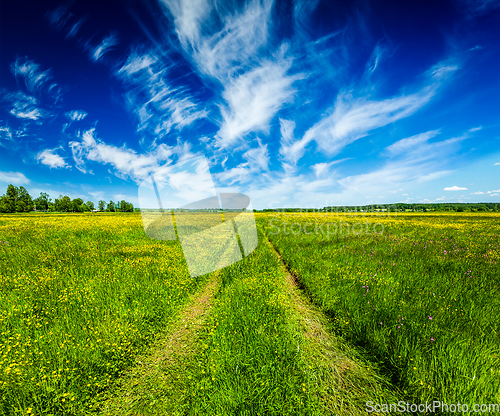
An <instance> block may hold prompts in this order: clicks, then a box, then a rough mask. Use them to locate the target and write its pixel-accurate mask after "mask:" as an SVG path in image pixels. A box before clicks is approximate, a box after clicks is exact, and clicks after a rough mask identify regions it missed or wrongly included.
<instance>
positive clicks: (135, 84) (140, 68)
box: [116, 50, 208, 139]
mask: <svg viewBox="0 0 500 416" xmlns="http://www.w3.org/2000/svg"><path fill="white" fill-rule="evenodd" d="M171 69H172V65H171V63H169V60H168V59H167V58H165V57H163V56H161V55H159V54H156V53H154V52H153V51H146V52H141V51H138V50H134V51H132V52H131V53H130V54H129V56H128V57H127V59H126V61H125V63H124V64H123V65H122V66H121V68H120V69H118V71H117V72H116V76H117V77H118V78H120V79H121V80H122V81H123V83H124V84H125V87H126V88H127V89H128V91H127V93H126V94H125V100H126V103H127V107H128V108H129V110H130V111H131V112H132V113H133V114H134V115H135V116H136V117H137V119H138V122H139V124H138V128H137V130H138V131H148V132H150V133H151V134H152V135H154V137H155V139H162V137H163V136H165V135H166V134H168V133H169V132H170V131H171V130H172V129H176V130H179V131H180V130H182V129H183V128H185V127H187V126H190V125H192V124H193V123H195V122H196V121H197V120H199V119H203V118H206V117H207V115H208V111H207V110H205V109H204V108H200V107H201V104H200V103H199V102H198V100H196V99H195V98H194V97H193V96H192V95H191V94H190V93H189V91H188V89H187V88H185V87H182V86H179V87H174V86H173V81H172V80H171V79H170V78H171V76H170V71H171Z"/></svg>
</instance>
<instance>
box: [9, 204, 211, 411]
mask: <svg viewBox="0 0 500 416" xmlns="http://www.w3.org/2000/svg"><path fill="white" fill-rule="evenodd" d="M0 220H1V224H0V241H2V242H7V243H6V244H2V245H0V288H1V293H2V296H1V297H0V393H1V395H0V396H1V398H0V414H6V415H16V414H27V412H28V410H29V409H30V412H31V413H32V414H37V415H45V414H47V415H49V414H64V415H73V414H75V415H76V414H79V415H80V414H87V413H90V412H91V411H93V409H97V408H98V407H99V405H100V396H101V395H102V393H103V392H104V391H105V390H106V389H107V388H108V387H109V386H110V385H111V384H112V383H113V380H114V379H115V378H117V377H118V376H119V375H120V374H121V373H122V371H123V370H124V369H125V368H127V367H129V366H130V365H132V364H133V362H134V358H135V356H136V355H137V353H138V352H140V351H142V350H143V349H144V348H145V347H147V346H148V345H150V344H151V342H152V341H153V340H154V338H155V337H156V334H157V333H158V332H161V331H165V330H166V329H167V328H168V326H169V322H170V321H171V320H172V318H173V317H174V316H175V313H176V312H177V311H178V310H179V308H180V307H181V306H182V305H183V304H184V302H185V301H186V299H187V296H188V294H190V293H192V292H194V291H195V290H196V289H197V288H198V287H199V286H200V284H201V283H203V282H204V281H205V277H202V278H199V279H192V278H190V277H189V274H188V272H187V269H186V267H185V265H184V260H183V255H182V251H181V247H180V244H178V243H177V242H170V241H162V242H158V241H154V240H150V239H148V238H147V237H145V236H144V233H143V230H142V225H141V222H140V216H139V215H135V214H129V215H127V214H106V215H103V216H93V215H50V216H44V215H38V216H34V215H2V216H1V217H0Z"/></svg>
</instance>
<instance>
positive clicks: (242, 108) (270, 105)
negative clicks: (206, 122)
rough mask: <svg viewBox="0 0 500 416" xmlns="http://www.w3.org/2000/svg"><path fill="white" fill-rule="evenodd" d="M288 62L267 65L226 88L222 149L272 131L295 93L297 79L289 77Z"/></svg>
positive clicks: (224, 93)
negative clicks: (274, 120)
mask: <svg viewBox="0 0 500 416" xmlns="http://www.w3.org/2000/svg"><path fill="white" fill-rule="evenodd" d="M289 66H290V63H289V62H286V61H282V62H266V63H263V64H262V65H261V66H259V67H257V68H255V69H252V70H251V71H248V72H246V73H245V74H243V75H241V76H239V77H237V78H236V79H234V80H233V81H230V82H229V84H228V85H226V89H225V90H224V92H223V94H222V97H223V98H224V100H225V101H226V103H227V105H225V106H221V115H222V126H221V128H220V130H219V132H218V134H217V136H218V139H217V143H218V145H219V146H220V147H221V148H227V147H231V146H233V145H234V144H235V143H237V142H238V140H240V139H242V138H243V137H244V136H245V135H246V134H248V133H249V132H253V131H262V132H268V131H269V123H270V121H271V120H272V118H273V117H274V115H275V114H276V113H277V112H278V111H279V110H280V108H281V107H282V106H283V104H285V103H287V102H289V101H290V100H291V99H292V97H293V94H294V89H293V88H292V84H293V82H294V81H295V80H296V79H297V77H292V76H287V75H286V72H287V70H288V68H289Z"/></svg>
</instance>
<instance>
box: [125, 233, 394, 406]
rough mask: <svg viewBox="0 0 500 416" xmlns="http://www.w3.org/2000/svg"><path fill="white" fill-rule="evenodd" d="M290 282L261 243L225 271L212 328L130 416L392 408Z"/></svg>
mask: <svg viewBox="0 0 500 416" xmlns="http://www.w3.org/2000/svg"><path fill="white" fill-rule="evenodd" d="M287 278H288V274H287V272H286V270H285V268H284V266H283V264H282V263H281V262H280V260H279V257H278V256H277V254H276V252H275V251H274V250H273V248H272V247H271V246H270V245H269V244H268V242H267V239H266V237H265V236H263V235H260V244H259V246H258V248H257V249H256V250H255V251H254V252H253V253H252V254H251V255H249V256H248V257H246V258H245V259H243V260H242V261H240V262H238V263H237V264H234V265H232V266H230V267H227V268H225V269H223V270H221V271H220V289H219V290H218V291H217V293H216V295H215V297H214V299H213V304H212V308H211V310H210V313H209V314H208V315H207V321H206V325H204V327H203V329H202V330H201V331H200V332H199V334H198V335H195V334H193V333H192V332H191V334H192V335H193V339H192V343H190V342H189V340H187V341H186V342H187V344H186V345H188V347H187V349H188V350H189V351H190V353H189V354H187V355H184V356H183V357H182V358H181V359H180V360H177V359H175V360H167V361H165V362H164V363H163V364H162V365H160V366H159V367H158V369H157V370H155V371H159V373H157V374H158V378H157V380H159V381H158V383H157V385H156V388H151V389H150V390H149V396H148V398H147V402H148V405H147V406H144V405H143V406H142V407H140V408H139V407H135V408H134V412H133V413H130V414H134V415H150V414H155V415H167V414H168V415H280V416H281V415H328V414H339V415H356V414H365V411H364V408H365V407H364V406H365V402H366V401H367V400H378V401H379V402H389V401H391V402H392V401H395V400H396V398H395V396H394V395H393V394H392V393H391V391H390V390H389V388H388V386H387V384H386V383H385V382H384V381H383V380H382V379H381V378H380V377H379V376H377V373H376V370H375V369H374V368H371V369H369V368H368V367H369V366H368V365H367V364H364V363H363V362H362V361H361V360H360V359H359V357H354V358H353V356H354V353H353V351H349V350H347V349H346V347H345V346H343V345H341V344H340V343H339V342H338V340H336V339H333V338H331V337H330V336H329V335H328V334H327V330H326V326H327V325H328V324H327V322H326V321H325V320H324V318H323V317H322V316H321V314H320V313H318V312H317V311H314V310H313V309H312V308H311V307H310V306H309V305H308V304H307V301H306V300H305V299H304V297H303V295H301V294H300V293H299V292H298V290H297V289H296V288H295V287H293V285H291V284H290V282H289V281H287ZM151 381H153V380H151ZM168 389H170V393H168V392H167V391H168ZM145 402H146V401H143V404H144V403H145ZM124 414H125V415H126V414H128V413H124Z"/></svg>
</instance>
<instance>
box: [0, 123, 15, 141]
mask: <svg viewBox="0 0 500 416" xmlns="http://www.w3.org/2000/svg"><path fill="white" fill-rule="evenodd" d="M12 140H13V137H12V131H11V129H10V127H9V126H0V146H6V144H5V142H6V141H9V142H10V141H12Z"/></svg>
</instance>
